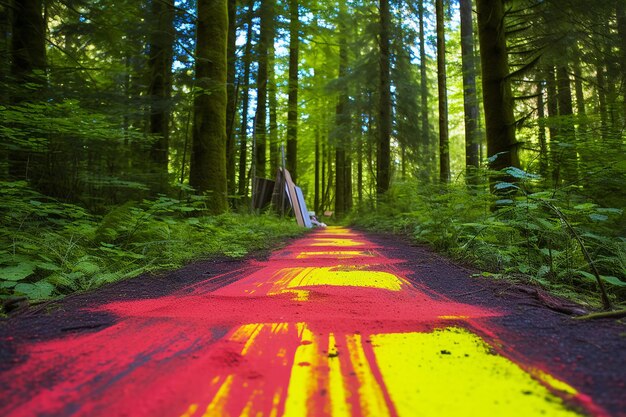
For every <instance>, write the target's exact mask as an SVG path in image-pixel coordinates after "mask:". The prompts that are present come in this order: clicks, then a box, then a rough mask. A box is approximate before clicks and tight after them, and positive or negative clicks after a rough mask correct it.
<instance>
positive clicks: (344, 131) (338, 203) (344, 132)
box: [333, 23, 350, 217]
mask: <svg viewBox="0 0 626 417" xmlns="http://www.w3.org/2000/svg"><path fill="white" fill-rule="evenodd" d="M339 31H340V41H339V42H340V44H339V73H338V79H339V80H340V83H341V88H340V90H339V95H338V97H337V106H336V107H335V129H334V130H333V143H334V144H335V215H336V216H337V217H341V216H343V215H344V214H345V212H346V206H347V204H346V200H347V192H346V191H347V190H346V146H347V143H348V141H347V138H349V137H350V116H349V115H348V89H347V86H346V83H345V81H343V78H344V77H345V76H346V72H347V67H348V47H347V39H346V36H345V33H346V28H345V25H344V24H343V23H340V29H339Z"/></svg>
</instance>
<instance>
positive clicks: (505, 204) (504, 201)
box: [496, 198, 514, 206]
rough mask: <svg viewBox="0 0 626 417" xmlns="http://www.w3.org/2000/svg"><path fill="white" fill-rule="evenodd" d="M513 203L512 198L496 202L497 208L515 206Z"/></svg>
mask: <svg viewBox="0 0 626 417" xmlns="http://www.w3.org/2000/svg"><path fill="white" fill-rule="evenodd" d="M513 203H514V201H513V200H511V199H510V198H505V199H502V200H498V201H496V205H497V206H508V205H511V204H513Z"/></svg>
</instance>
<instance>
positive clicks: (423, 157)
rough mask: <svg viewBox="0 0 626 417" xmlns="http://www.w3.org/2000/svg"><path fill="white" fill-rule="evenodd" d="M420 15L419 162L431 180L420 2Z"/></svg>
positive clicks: (423, 33)
mask: <svg viewBox="0 0 626 417" xmlns="http://www.w3.org/2000/svg"><path fill="white" fill-rule="evenodd" d="M418 13H419V54H420V101H421V108H420V119H421V125H422V143H421V149H420V155H419V160H420V161H421V162H422V163H421V165H422V166H421V167H420V168H421V169H422V172H424V174H425V175H424V177H425V178H426V179H430V176H431V174H430V173H431V170H432V165H433V164H432V157H433V156H432V152H431V144H430V142H431V140H430V122H429V120H428V114H429V111H428V74H427V72H426V34H425V31H424V19H425V16H424V2H423V1H418Z"/></svg>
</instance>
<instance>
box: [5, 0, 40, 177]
mask: <svg viewBox="0 0 626 417" xmlns="http://www.w3.org/2000/svg"><path fill="white" fill-rule="evenodd" d="M12 15H13V16H12V17H13V21H12V25H11V26H12V34H11V58H12V60H11V77H12V78H13V82H14V83H15V85H16V86H17V87H16V88H15V90H14V92H13V95H12V97H11V101H12V102H13V103H14V104H19V103H22V102H25V101H36V100H37V99H38V98H40V92H41V91H42V90H43V88H44V86H45V83H46V77H45V71H46V49H45V42H46V26H45V25H46V23H45V20H44V17H43V3H42V0H19V1H15V2H14V9H13V13H12ZM33 156H34V155H33V153H31V152H30V149H16V150H12V151H10V152H9V176H10V177H11V178H12V179H13V180H24V179H29V178H31V177H32V175H30V174H29V169H32V166H31V165H32V164H31V163H29V162H30V159H31V157H33Z"/></svg>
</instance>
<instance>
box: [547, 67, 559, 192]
mask: <svg viewBox="0 0 626 417" xmlns="http://www.w3.org/2000/svg"><path fill="white" fill-rule="evenodd" d="M546 90H547V93H548V116H549V118H550V122H549V127H548V131H549V132H550V162H551V168H552V180H553V182H554V186H555V187H556V186H557V185H558V184H559V183H560V182H561V162H560V160H561V153H560V151H559V146H558V143H559V141H560V140H561V138H560V129H559V126H558V125H559V123H558V122H557V120H558V115H559V98H558V94H557V83H556V72H555V70H554V66H552V65H550V66H549V67H548V68H547V70H546Z"/></svg>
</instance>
